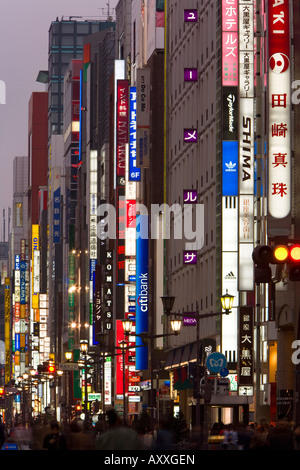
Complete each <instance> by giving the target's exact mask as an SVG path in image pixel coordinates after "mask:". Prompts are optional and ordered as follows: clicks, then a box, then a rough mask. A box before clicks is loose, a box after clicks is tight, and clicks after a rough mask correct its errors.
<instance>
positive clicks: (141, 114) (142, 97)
mask: <svg viewBox="0 0 300 470" xmlns="http://www.w3.org/2000/svg"><path fill="white" fill-rule="evenodd" d="M136 91H137V96H136V98H137V115H136V117H137V166H138V167H144V168H148V167H149V165H150V160H149V158H150V133H149V132H150V131H149V126H150V69H148V68H143V69H137V86H136Z"/></svg>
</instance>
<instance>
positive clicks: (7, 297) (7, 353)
mask: <svg viewBox="0 0 300 470" xmlns="http://www.w3.org/2000/svg"><path fill="white" fill-rule="evenodd" d="M4 295H5V298H4V302H5V305H4V316H5V318H4V337H5V383H6V384H8V383H10V369H11V360H10V279H9V277H6V278H5V294H4Z"/></svg>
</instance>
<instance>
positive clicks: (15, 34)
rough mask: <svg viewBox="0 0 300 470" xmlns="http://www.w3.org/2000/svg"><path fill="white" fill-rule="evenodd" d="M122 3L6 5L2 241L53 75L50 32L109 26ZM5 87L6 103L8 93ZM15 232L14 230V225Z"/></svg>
mask: <svg viewBox="0 0 300 470" xmlns="http://www.w3.org/2000/svg"><path fill="white" fill-rule="evenodd" d="M117 3H118V0H50V1H48V0H0V241H4V234H3V209H5V219H6V222H5V225H6V230H5V232H6V234H5V241H7V240H8V238H7V237H8V236H7V226H8V207H11V208H12V198H13V160H14V158H15V157H19V156H27V154H28V150H27V134H28V103H29V100H30V96H31V94H32V93H33V92H34V91H45V85H44V84H41V83H38V82H37V81H36V78H37V75H38V72H39V70H47V69H48V30H49V27H50V24H51V22H52V21H55V19H56V17H58V18H59V19H61V18H62V17H64V18H65V19H68V18H69V16H82V17H83V18H82V19H83V20H85V19H92V20H105V19H106V18H107V14H108V8H109V9H110V14H112V16H114V9H115V7H116V5H117ZM1 82H4V84H5V103H4V104H2V103H3V101H4V98H3V92H2V91H1V90H3V88H1ZM10 226H11V225H10Z"/></svg>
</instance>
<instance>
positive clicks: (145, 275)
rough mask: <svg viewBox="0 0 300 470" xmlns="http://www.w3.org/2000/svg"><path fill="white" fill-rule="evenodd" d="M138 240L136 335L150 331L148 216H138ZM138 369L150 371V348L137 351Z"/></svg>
mask: <svg viewBox="0 0 300 470" xmlns="http://www.w3.org/2000/svg"><path fill="white" fill-rule="evenodd" d="M136 221H137V230H138V232H137V240H136V306H135V307H136V317H135V318H136V333H137V334H140V333H143V332H147V331H148V314H149V259H148V257H149V240H148V216H147V215H140V214H139V215H137V219H136ZM136 345H137V346H138V345H139V346H143V342H142V339H141V338H140V337H138V336H137V337H136ZM136 369H137V370H142V369H148V347H147V346H144V347H138V348H137V349H136Z"/></svg>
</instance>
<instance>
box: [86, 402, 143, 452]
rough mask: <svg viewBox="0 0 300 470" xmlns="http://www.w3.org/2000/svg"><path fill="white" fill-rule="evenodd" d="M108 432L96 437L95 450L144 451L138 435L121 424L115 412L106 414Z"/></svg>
mask: <svg viewBox="0 0 300 470" xmlns="http://www.w3.org/2000/svg"><path fill="white" fill-rule="evenodd" d="M106 420H107V424H108V430H106V431H105V432H103V433H102V434H100V435H98V436H97V437H96V441H95V450H142V449H143V444H142V441H141V439H140V438H139V436H138V433H137V432H136V431H135V430H134V429H131V428H129V427H127V426H125V425H123V424H122V423H121V420H120V417H119V416H118V415H117V413H116V412H115V410H113V409H111V410H108V411H107V413H106Z"/></svg>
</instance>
